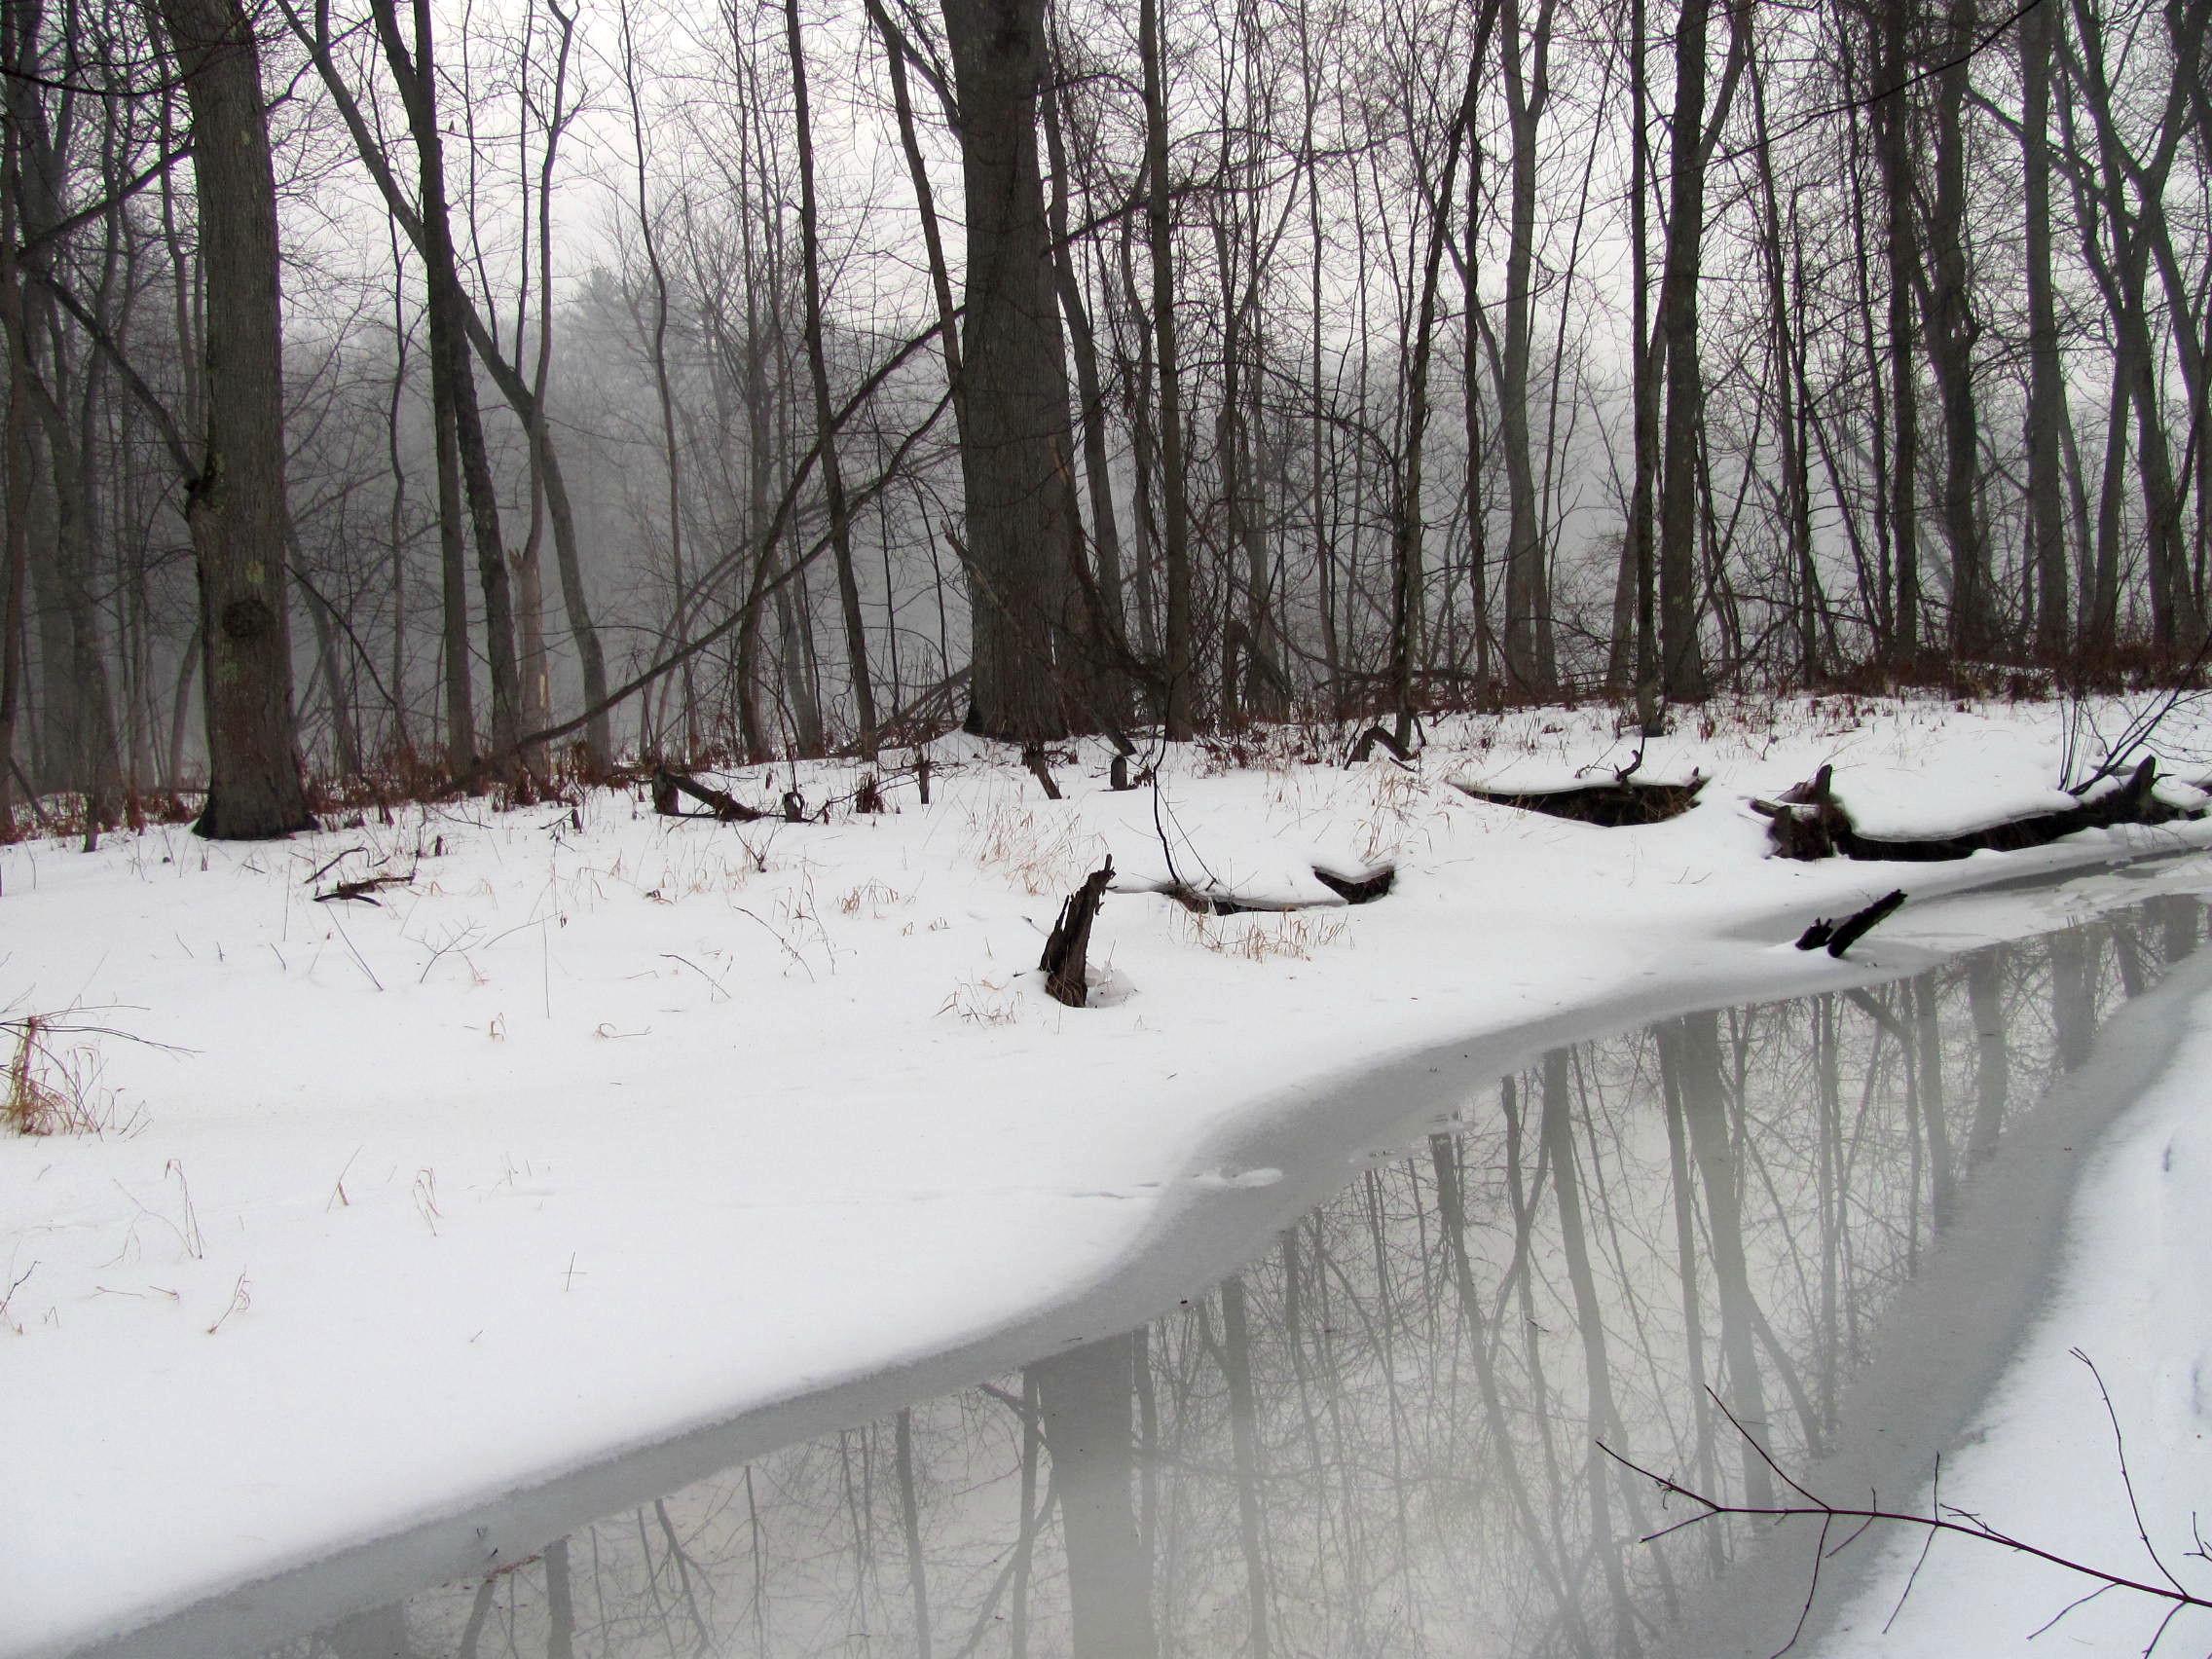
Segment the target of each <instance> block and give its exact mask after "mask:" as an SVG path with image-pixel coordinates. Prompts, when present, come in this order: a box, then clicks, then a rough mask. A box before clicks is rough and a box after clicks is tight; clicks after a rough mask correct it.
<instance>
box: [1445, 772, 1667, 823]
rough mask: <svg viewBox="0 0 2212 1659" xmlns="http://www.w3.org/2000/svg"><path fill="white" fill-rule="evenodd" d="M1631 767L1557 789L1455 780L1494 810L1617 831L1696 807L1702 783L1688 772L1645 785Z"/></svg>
mask: <svg viewBox="0 0 2212 1659" xmlns="http://www.w3.org/2000/svg"><path fill="white" fill-rule="evenodd" d="M1634 770H1635V768H1634V767H1633V766H1631V767H1629V768H1627V769H1626V770H1624V771H1623V772H1622V773H1620V774H1618V775H1617V776H1615V777H1612V778H1608V779H1607V780H1605V781H1604V783H1598V784H1572V785H1569V786H1568V787H1567V788H1566V789H1558V790H1486V789H1484V788H1483V787H1482V786H1481V785H1479V784H1468V783H1460V782H1458V781H1457V780H1455V781H1454V784H1453V787H1454V788H1455V789H1456V790H1458V792H1459V793H1461V794H1464V795H1467V796H1469V797H1470V798H1472V799H1474V800H1479V801H1483V802H1486V803H1488V804H1489V805H1492V806H1510V807H1512V808H1514V809H1515V810H1516V811H1519V812H1541V813H1543V814H1544V815H1545V816H1546V817H1550V818H1567V819H1571V820H1573V821H1574V822H1575V823H1578V824H1595V825H1598V826H1599V827H1600V828H1602V829H1605V830H1621V829H1626V828H1628V827H1630V826H1632V825H1638V824H1663V823H1665V822H1666V821H1667V820H1668V819H1670V818H1679V817H1680V816H1681V815H1682V814H1683V813H1685V812H1687V811H1689V809H1690V808H1691V807H1692V806H1693V805H1695V804H1696V802H1697V797H1698V793H1699V792H1700V791H1702V790H1703V789H1704V788H1705V786H1706V779H1705V778H1704V777H1703V776H1701V775H1700V774H1697V773H1694V772H1693V773H1692V774H1691V775H1690V777H1689V778H1688V780H1687V781H1686V782H1683V783H1678V784H1660V783H1649V782H1646V781H1645V780H1643V779H1641V778H1631V777H1630V776H1628V772H1631V771H1634Z"/></svg>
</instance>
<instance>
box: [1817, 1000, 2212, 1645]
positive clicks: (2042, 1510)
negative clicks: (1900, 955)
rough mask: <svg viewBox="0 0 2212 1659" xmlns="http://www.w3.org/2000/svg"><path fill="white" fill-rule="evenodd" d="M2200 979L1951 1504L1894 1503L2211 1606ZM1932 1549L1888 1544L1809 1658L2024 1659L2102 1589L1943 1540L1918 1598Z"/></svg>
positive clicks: (2101, 1604) (2187, 1617)
mask: <svg viewBox="0 0 2212 1659" xmlns="http://www.w3.org/2000/svg"><path fill="white" fill-rule="evenodd" d="M2189 977H2191V979H2192V980H2193V981H2194V983H2193V984H2192V985H2191V987H2190V989H2191V990H2192V993H2193V999H2192V1000H2190V1001H2187V1002H2181V1003H2178V1004H2174V1003H2169V1005H2168V1007H2167V1008H2166V1010H2165V1011H2164V1013H2165V1017H2166V1018H2167V1019H2169V1020H2172V1021H2174V1022H2175V1023H2177V1024H2178V1025H2179V1026H2180V1033H2179V1044H2178V1049H2177V1050H2176V1051H2175V1052H2174V1053H2173V1054H2172V1055H2171V1056H2170V1057H2169V1058H2168V1059H2167V1061H2166V1064H2165V1065H2164V1067H2163V1068H2162V1070H2161V1072H2160V1074H2159V1076H2158V1079H2157V1082H2156V1083H2155V1084H2154V1085H2153V1086H2152V1087H2151V1088H2148V1089H2147V1090H2146V1091H2145V1092H2144V1094H2143V1096H2142V1097H2141V1098H2140V1099H2139V1100H2138V1101H2137V1102H2136V1103H2135V1104H2134V1106H2133V1107H2132V1108H2131V1109H2130V1110H2129V1111H2128V1112H2127V1114H2126V1115H2125V1117H2124V1118H2123V1119H2122V1120H2121V1123H2120V1126H2119V1128H2118V1130H2117V1131H2116V1132H2115V1133H2114V1134H2113V1135H2111V1136H2109V1137H2107V1139H2106V1141H2105V1143H2104V1144H2103V1145H2101V1146H2100V1147H2099V1148H2098V1149H2097V1150H2096V1151H2095V1152H2094V1153H2092V1154H2091V1155H2090V1156H2089V1158H2088V1160H2087V1167H2086V1169H2085V1170H2084V1171H2083V1176H2082V1179H2081V1183H2080V1186H2079V1188H2078V1190H2077V1192H2076V1194H2075V1196H2074V1201H2073V1203H2072V1205H2071V1206H2070V1210H2069V1214H2068V1220H2067V1224H2066V1229H2065V1239H2064V1245H2063V1251H2062V1257H2061V1262H2060V1265H2059V1267H2058V1270H2057V1272H2056V1274H2055V1283H2054V1284H2053V1286H2052V1287H2051V1289H2050V1290H2049V1292H2048V1293H2047V1295H2046V1302H2045V1306H2044V1308H2043V1309H2042V1311H2041V1313H2040V1316H2038V1317H2037V1318H2036V1319H2035V1320H2034V1321H2033V1326H2032V1329H2031V1330H2030V1331H2029V1332H2028V1333H2027V1334H2026V1336H2025V1339H2024V1340H2023V1341H2022V1342H2021V1343H2020V1344H2019V1346H2018V1349H2017V1351H2016V1353H2014V1354H2013V1356H2012V1357H2011V1360H2010V1363H2009V1365H2007V1366H2006V1367H2005V1369H2004V1371H2003V1374H2002V1376H2001V1378H2000V1380H1999V1381H1998V1383H1997V1384H1996V1386H1995V1388H1994V1389H1993V1390H1992V1392H1991V1393H1990V1395H1989V1397H1988V1398H1987V1400H1986V1401H1985V1402H1984V1403H1983V1404H1982V1406H1981V1407H1980V1409H1979V1410H1978V1411H1976V1412H1975V1413H1974V1414H1973V1415H1972V1419H1971V1420H1970V1421H1969V1422H1968V1423H1967V1424H1966V1425H1965V1427H1964V1430H1963V1432H1961V1433H1959V1434H1957V1435H1955V1436H1953V1437H1951V1444H1950V1445H1948V1446H1947V1447H1943V1448H1941V1450H1942V1452H1943V1461H1942V1471H1941V1481H1940V1488H1941V1490H1940V1493H1939V1494H1938V1493H1937V1492H1936V1490H1935V1482H1934V1480H1933V1475H1932V1472H1930V1478H1929V1479H1928V1480H1925V1481H1923V1483H1922V1488H1921V1490H1920V1491H1918V1492H1917V1493H1909V1494H1908V1493H1905V1492H1902V1491H1899V1492H1894V1493H1886V1494H1885V1495H1886V1496H1887V1497H1889V1498H1891V1499H1892V1500H1893V1501H1895V1502H1897V1504H1898V1506H1899V1507H1904V1508H1909V1509H1910V1510H1911V1511H1912V1512H1914V1513H1918V1514H1931V1513H1934V1512H1935V1505H1936V1503H1937V1502H1938V1501H1940V1503H1941V1504H1942V1505H1943V1506H1944V1508H1945V1512H1946V1513H1949V1512H1950V1511H1952V1510H1964V1511H1967V1512H1970V1513H1971V1514H1972V1515H1974V1516H1977V1517H1979V1518H1980V1520H1981V1521H1982V1522H1983V1523H1984V1524H1986V1525H1987V1526H1988V1527H1989V1528H1991V1529H1993V1530H1997V1531H2001V1532H2004V1533H2007V1534H2009V1535H2010V1536H2012V1537H2015V1538H2018V1539H2020V1540H2021V1541H2023V1542H2025V1543H2028V1544H2032V1545H2034V1546H2035V1547H2037V1548H2039V1549H2044V1550H2048V1551H2050V1552H2052V1553H2054V1554H2057V1555H2059V1556H2062V1557H2065V1558H2067V1559H2068V1560H2072V1561H2078V1562H2082V1563H2085V1564H2088V1565H2091V1566H2094V1567H2100V1568H2102V1569H2104V1570H2106V1571H2108V1572H2112V1573H2116V1574H2119V1575H2121V1576H2123V1577H2126V1578H2130V1579H2133V1580H2135V1581H2137V1582H2139V1583H2149V1584H2154V1585H2157V1584H2181V1585H2186V1586H2187V1587H2188V1588H2189V1589H2190V1590H2191V1591H2192V1593H2194V1594H2195V1595H2196V1596H2198V1597H2212V1572H2208V1571H2207V1566H2206V1562H2205V1560H2204V1557H2203V1555H2202V1550H2203V1545H2202V1542H2201V1541H2200V1537H2199V1534H2198V1532H2197V1530H2196V1529H2197V1527H2198V1526H2199V1524H2200V1523H2201V1521H2202V1519H2203V1494H2204V1491H2205V1488H2206V1485H2207V1482H2208V1480H2212V1440H2208V1439H2207V1434H2208V1432H2212V1287H2208V1285H2207V1282H2206V1278H2205V1274H2204V1272H2203V1251H2204V1215H2205V1197H2206V1194H2207V1193H2208V1192H2212V1113H2208V1112H2207V1110H2206V1106H2207V1102H2208V1100H2212V1085H2207V1083H2206V1082H2205V1079H2206V1077H2207V1075H2212V974H2207V972H2206V971H2205V969H2204V967H2203V965H2202V964H2198V965H2196V967H2195V968H2194V971H2193V973H2192V974H2191V975H2190V976H2189ZM2092 1365H2093V1368H2094V1369H2093V1370H2092V1369H2091V1367H2092ZM2108 1393H2109V1398H2110V1410H2109V1412H2108V1409H2107V1405H2106V1397H2107V1394H2108ZM2116 1428H2117V1433H2116ZM2122 1447H2124V1456H2123V1455H2122ZM2130 1485H2132V1488H2133V1493H2132V1504H2131V1497H2130V1492H2129V1487H2130ZM2138 1512H2139V1513H2140V1517H2141V1524H2142V1526H2143V1528H2144V1532H2143V1533H2141V1534H2139V1533H2138V1531H2137V1525H2138V1523H2137V1514H2138ZM1923 1541H1924V1534H1921V1533H1919V1531H1918V1530H1908V1529H1904V1528H1895V1529H1890V1530H1887V1533H1886V1535H1884V1536H1882V1537H1880V1538H1879V1540H1878V1543H1879V1554H1878V1556H1877V1557H1876V1559H1875V1560H1874V1561H1872V1562H1870V1563H1868V1564H1866V1565H1865V1567H1863V1578H1862V1582H1860V1583H1858V1584H1857V1585H1855V1586H1854V1587H1853V1592H1852V1594H1851V1595H1850V1596H1849V1597H1848V1598H1847V1599H1846V1600H1845V1602H1844V1604H1843V1605H1842V1606H1841V1607H1840V1608H1839V1609H1837V1610H1836V1611H1835V1612H1834V1613H1833V1615H1832V1617H1833V1620H1834V1628H1833V1632H1832V1634H1830V1636H1829V1637H1828V1639H1827V1640H1826V1641H1824V1642H1822V1643H1821V1644H1820V1645H1819V1646H1818V1647H1817V1648H1816V1649H1815V1651H1817V1652H1818V1653H1821V1654H1824V1655H1828V1656H1829V1659H1845V1656H1858V1655H1869V1656H1871V1655H1880V1656H1882V1659H1916V1656H1927V1659H1935V1656H1937V1655H1940V1656H1943V1659H1949V1656H1951V1655H1954V1654H1959V1653H1968V1652H1972V1653H1998V1652H2015V1651H2027V1650H2029V1649H2028V1648H2027V1643H2028V1642H2029V1641H2030V1640H2031V1639H2033V1638H2034V1637H2035V1635H2036V1633H2037V1632H2038V1631H2039V1629H2042V1628H2044V1627H2046V1625H2048V1624H2049V1621H2051V1620H2052V1619H2053V1618H2054V1617H2056V1616H2057V1615H2059V1614H2060V1613H2061V1612H2062V1611H2063V1610H2064V1609H2065V1608H2066V1607H2067V1606H2068V1604H2070V1603H2073V1602H2074V1601H2075V1600H2076V1599H2077V1598H2080V1597H2083V1596H2085V1595H2087V1594H2089V1593H2090V1592H2091V1591H2094V1590H2095V1589H2096V1588H2097V1582H2096V1581H2095V1580H2093V1579H2089V1578H2086V1577H2083V1576H2080V1575H2077V1574H2074V1573H2071V1572H2068V1571H2066V1570H2064V1569H2062V1568H2059V1567H2054V1566H2052V1565H2050V1564H2048V1563H2046V1562H2039V1561H2036V1560H2033V1559H2030V1558H2028V1557H2025V1556H2022V1555H2018V1554H2015V1553H2013V1552H2011V1551H2008V1550H2005V1549H2002V1548H2000V1547H1997V1546H1994V1545H1991V1544H1987V1543H1983V1542H1979V1541H1975V1540H1972V1539H1966V1538H1960V1537H1956V1536H1946V1537H1939V1538H1937V1539H1936V1542H1935V1544H1934V1546H1933V1547H1932V1549H1931V1550H1930V1553H1929V1558H1928V1562H1927V1565H1926V1566H1924V1567H1921V1569H1920V1571H1919V1573H1918V1576H1917V1579H1915V1576H1914V1573H1913V1565H1914V1562H1915V1560H1916V1558H1917V1557H1918V1555H1919V1553H1920V1550H1921V1546H1922V1543H1923ZM2154 1549H2155V1550H2156V1555H2154V1554H2153V1551H2154ZM2169 1570H2170V1571H2171V1572H2172V1574H2173V1577H2172V1578H2171V1579H2168V1578H2167V1576H2166V1575H2167V1572H2168V1571H2169ZM1908 1588H1909V1591H1910V1593H1909V1595H1908V1594H1907V1590H1908ZM2168 1610H2169V1609H2168V1605H2167V1604H2161V1603H2159V1602H2157V1600H2155V1599H2154V1598H2151V1597H2148V1596H2144V1595H2141V1594H2138V1593H2133V1592H2128V1591H2124V1590H2118V1589H2116V1590H2113V1591H2110V1592H2109V1593H2107V1594H2105V1595H2103V1596H2100V1597H2098V1598H2097V1599H2096V1600H2095V1601H2093V1602H2091V1603H2088V1604H2085V1605H2083V1606H2081V1607H2078V1608H2076V1609H2075V1610H2073V1611H2071V1612H2067V1613H2065V1616H2064V1617H2063V1618H2062V1619H2059V1621H2058V1622H2057V1624H2056V1625H2055V1626H2054V1627H2052V1628H2050V1630H2049V1634H2048V1636H2047V1637H2046V1639H2045V1641H2044V1642H2043V1645H2045V1646H2051V1645H2056V1646H2058V1647H2059V1648H2061V1649H2062V1650H2071V1651H2089V1652H2098V1653H2141V1652H2144V1651H2146V1649H2147V1647H2148V1646H2149V1644H2150V1643H2151V1641H2152V1640H2153V1638H2154V1636H2155V1635H2157V1633H2158V1630H2159V1625H2160V1621H2161V1620H2162V1619H2163V1618H2164V1616H2165V1614H2166V1613H2167V1611H2168ZM1893 1613H1894V1615H1895V1616H1894V1619H1893ZM1885 1627H1886V1628H1885ZM2208 1642H2212V1613H2207V1612H2205V1611H2203V1610H2201V1609H2186V1610H2183V1611H2182V1612H2181V1613H2180V1614H2179V1616H2177V1617H2176V1618H2175V1619H2174V1621H2173V1624H2172V1626H2171V1628H2170V1629H2168V1630H2166V1631H2165V1633H2164V1635H2163V1638H2162V1640H2160V1641H2159V1642H2158V1650H2159V1651H2171V1652H2175V1653H2186V1652H2198V1653H2201V1652H2203V1651H2204V1650H2205V1648H2206V1646H2207V1643H2208Z"/></svg>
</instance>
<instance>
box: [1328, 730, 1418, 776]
mask: <svg viewBox="0 0 2212 1659" xmlns="http://www.w3.org/2000/svg"><path fill="white" fill-rule="evenodd" d="M1378 744H1380V745H1381V746H1382V747H1383V748H1384V749H1386V750H1388V751H1389V753H1390V758H1391V759H1393V760H1395V761H1397V762H1398V764H1399V765H1401V766H1409V765H1411V764H1412V763H1413V758H1414V756H1413V751H1412V750H1410V749H1408V748H1407V747H1406V746H1405V745H1404V744H1402V743H1400V742H1399V741H1398V739H1397V736H1396V734H1395V733H1392V732H1388V731H1385V730H1383V727H1381V726H1379V725H1371V726H1369V727H1368V728H1367V729H1366V730H1365V731H1363V732H1361V733H1360V734H1359V741H1358V742H1356V743H1354V744H1353V745H1352V746H1351V753H1350V754H1348V755H1346V756H1345V764H1346V765H1347V766H1358V765H1362V764H1364V763H1365V762H1366V760H1367V757H1368V756H1371V755H1373V754H1374V753H1375V750H1376V746H1377V745H1378Z"/></svg>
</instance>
